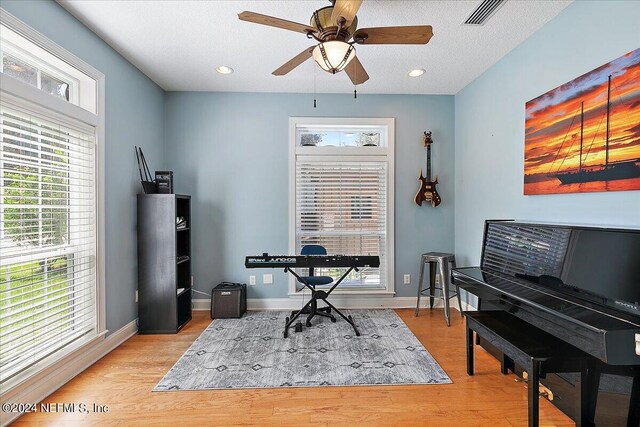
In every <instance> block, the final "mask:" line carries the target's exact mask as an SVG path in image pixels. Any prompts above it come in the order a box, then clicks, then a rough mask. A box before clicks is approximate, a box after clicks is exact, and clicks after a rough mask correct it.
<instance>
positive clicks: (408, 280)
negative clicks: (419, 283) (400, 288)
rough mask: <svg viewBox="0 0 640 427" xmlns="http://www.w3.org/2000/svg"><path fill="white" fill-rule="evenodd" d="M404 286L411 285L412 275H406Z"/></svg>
mask: <svg viewBox="0 0 640 427" xmlns="http://www.w3.org/2000/svg"><path fill="white" fill-rule="evenodd" d="M404 284H405V285H410V284H411V275H410V274H405V275H404Z"/></svg>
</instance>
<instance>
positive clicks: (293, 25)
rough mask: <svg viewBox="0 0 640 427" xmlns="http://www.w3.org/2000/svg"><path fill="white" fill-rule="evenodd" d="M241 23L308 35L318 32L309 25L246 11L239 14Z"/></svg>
mask: <svg viewBox="0 0 640 427" xmlns="http://www.w3.org/2000/svg"><path fill="white" fill-rule="evenodd" d="M238 18H240V20H241V21H247V22H253V23H255V24H262V25H268V26H270V27H276V28H282V29H283V30H289V31H296V32H298V33H304V34H307V33H309V32H311V33H315V32H316V31H318V30H317V29H316V28H314V27H310V26H309V25H304V24H299V23H297V22H292V21H287V20H286V19H280V18H274V17H273V16H268V15H261V14H259V13H255V12H248V11H246V10H245V11H244V12H241V13H239V14H238Z"/></svg>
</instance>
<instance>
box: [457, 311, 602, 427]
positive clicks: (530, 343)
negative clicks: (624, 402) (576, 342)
mask: <svg viewBox="0 0 640 427" xmlns="http://www.w3.org/2000/svg"><path fill="white" fill-rule="evenodd" d="M464 316H465V317H466V324H467V338H466V344H467V374H469V375H473V373H474V372H473V368H474V366H473V351H474V343H475V341H474V339H473V333H474V332H475V333H476V334H477V335H478V336H480V337H482V338H483V339H485V340H487V341H488V342H489V343H491V344H492V345H493V346H494V347H496V348H497V349H498V350H500V351H501V352H502V353H503V355H504V357H503V362H502V373H504V374H506V373H507V368H508V367H511V369H514V366H513V365H512V366H509V365H510V364H511V363H515V364H518V365H519V366H521V367H522V368H523V369H524V370H525V371H527V373H528V376H529V379H528V390H529V410H528V411H529V426H530V427H534V426H538V425H539V401H538V399H539V381H540V378H544V377H545V375H546V374H548V373H556V372H580V374H581V390H580V417H579V418H580V420H579V422H578V425H582V426H585V425H589V426H590V425H595V424H594V417H595V403H596V399H597V383H598V381H597V378H595V377H596V375H598V372H597V370H596V369H595V359H594V358H593V357H592V356H590V355H588V354H586V353H585V352H583V351H582V350H580V349H578V348H576V347H574V346H572V345H570V344H568V343H566V342H565V341H562V340H560V339H558V338H556V337H555V336H553V335H551V334H548V333H547V332H545V331H543V330H541V329H538V328H536V327H535V326H532V325H531V324H529V323H527V322H525V321H523V320H521V319H519V318H517V317H515V316H514V315H512V314H509V313H507V312H506V311H466V312H464ZM594 385H595V390H593V388H594ZM576 421H578V420H576Z"/></svg>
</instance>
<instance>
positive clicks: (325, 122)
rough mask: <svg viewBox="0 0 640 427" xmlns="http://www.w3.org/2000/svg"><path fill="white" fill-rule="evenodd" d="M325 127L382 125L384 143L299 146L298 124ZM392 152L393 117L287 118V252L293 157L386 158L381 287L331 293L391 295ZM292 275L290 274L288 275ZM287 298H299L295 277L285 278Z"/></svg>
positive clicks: (292, 221) (292, 225)
mask: <svg viewBox="0 0 640 427" xmlns="http://www.w3.org/2000/svg"><path fill="white" fill-rule="evenodd" d="M301 127H302V128H304V127H310V128H327V130H340V129H341V128H342V129H345V130H352V129H356V130H358V131H361V130H362V129H366V128H367V127H371V128H375V129H379V128H382V129H383V132H384V133H385V135H384V137H383V138H382V139H383V140H385V141H386V144H383V145H382V146H379V147H330V146H319V147H316V146H311V147H308V146H298V144H297V130H298V128H301ZM394 154H395V119H393V118H386V117H384V118H344V117H334V118H332V117H290V118H289V253H290V254H293V253H295V251H296V250H297V249H296V161H297V158H298V157H300V158H307V159H308V158H309V157H314V159H317V160H334V161H335V160H336V159H337V158H338V157H339V158H340V160H344V161H354V160H355V161H357V160H359V159H362V158H363V157H365V156H366V157H367V158H368V160H376V161H385V162H387V212H386V215H387V223H386V228H387V236H386V246H387V247H386V255H387V260H388V265H387V271H386V273H387V274H386V277H385V278H384V280H385V283H384V289H370V288H363V289H354V288H353V287H352V288H349V289H340V287H337V288H336V289H335V290H334V291H333V294H337V295H362V296H393V295H394V294H395V285H394V264H395V257H394V246H395V239H394V225H395V221H394V212H395V209H394V200H395V196H394V188H395V185H394V177H395V171H394V164H395V159H394ZM289 276H291V275H289ZM288 283H289V287H288V288H289V290H288V295H289V298H301V296H300V293H299V292H296V284H295V279H294V278H293V277H289V278H288Z"/></svg>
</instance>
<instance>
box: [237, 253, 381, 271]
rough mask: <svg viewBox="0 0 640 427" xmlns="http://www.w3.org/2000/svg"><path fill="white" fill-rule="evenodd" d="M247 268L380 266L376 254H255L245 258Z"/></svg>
mask: <svg viewBox="0 0 640 427" xmlns="http://www.w3.org/2000/svg"><path fill="white" fill-rule="evenodd" d="M244 266H245V267H246V268H321V267H347V268H348V267H358V268H360V267H380V257H378V256H374V255H358V256H354V255H269V254H266V253H265V254H262V255H255V256H248V257H246V258H245V261H244Z"/></svg>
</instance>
